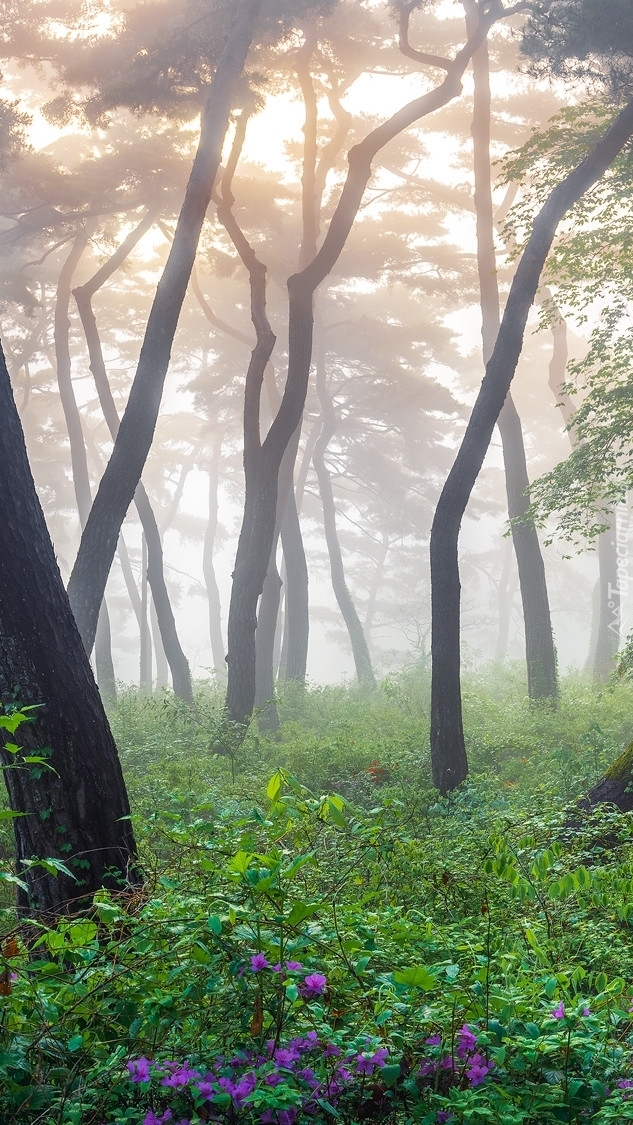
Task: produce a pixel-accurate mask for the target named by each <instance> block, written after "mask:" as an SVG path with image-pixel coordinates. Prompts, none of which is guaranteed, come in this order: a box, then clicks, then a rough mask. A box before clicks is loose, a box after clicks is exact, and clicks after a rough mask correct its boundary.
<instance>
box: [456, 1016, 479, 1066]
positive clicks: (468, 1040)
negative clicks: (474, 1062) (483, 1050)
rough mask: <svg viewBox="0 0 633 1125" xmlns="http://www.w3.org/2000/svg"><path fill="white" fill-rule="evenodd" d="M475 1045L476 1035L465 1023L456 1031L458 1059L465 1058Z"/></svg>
mask: <svg viewBox="0 0 633 1125" xmlns="http://www.w3.org/2000/svg"><path fill="white" fill-rule="evenodd" d="M476 1046H477V1036H476V1035H475V1033H474V1032H473V1031H471V1030H470V1028H469V1026H468V1024H467V1023H465V1024H464V1025H463V1027H460V1029H459V1031H458V1032H457V1054H458V1055H459V1057H460V1059H465V1058H466V1055H469V1054H470V1052H471V1051H474V1050H475V1047H476Z"/></svg>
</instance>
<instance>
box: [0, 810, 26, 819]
mask: <svg viewBox="0 0 633 1125" xmlns="http://www.w3.org/2000/svg"><path fill="white" fill-rule="evenodd" d="M28 815H29V814H28V813H25V812H13V809H2V810H1V811H0V820H13V819H14V818H15V817H16V816H28Z"/></svg>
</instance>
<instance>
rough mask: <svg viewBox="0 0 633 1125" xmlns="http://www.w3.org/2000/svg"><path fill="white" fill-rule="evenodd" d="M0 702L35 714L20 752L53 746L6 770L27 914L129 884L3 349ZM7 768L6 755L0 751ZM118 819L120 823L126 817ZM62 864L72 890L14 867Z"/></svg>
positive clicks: (121, 832)
mask: <svg viewBox="0 0 633 1125" xmlns="http://www.w3.org/2000/svg"><path fill="white" fill-rule="evenodd" d="M0 411H1V413H2V418H3V425H2V430H1V432H0V518H1V520H2V527H3V536H4V544H5V549H4V550H3V551H2V552H0V700H1V702H2V704H3V705H4V706H5V707H6V706H12V705H15V704H20V705H31V704H41V705H42V708H41V710H39V711H37V712H36V715H37V718H36V719H35V720H34V721H33V722H32V723H29V724H23V725H22V726H21V727H20V728H19V730H18V732H16V737H15V738H14V739H11V741H17V742H18V744H19V745H21V746H23V747H24V750H25V752H26V753H29V752H30V753H36V752H37V751H38V750H42V749H44V748H46V747H48V748H50V751H51V757H50V764H51V765H52V766H53V767H54V771H55V772H53V770H44V771H43V772H42V773H41V776H39V777H37V776H35V775H34V772H33V771H32V770H30V769H29V768H28V766H25V767H22V768H11V769H5V771H4V776H5V780H6V784H7V789H8V793H9V800H10V804H11V808H12V809H13V810H15V811H19V812H24V813H26V814H27V815H26V816H23V817H19V818H17V819H16V820H15V821H14V830H15V841H16V856H17V872H18V874H19V875H20V876H21V877H23V878H25V880H26V882H27V884H28V888H29V892H28V895H27V894H26V893H25V892H22V891H20V893H19V906H20V909H21V910H22V911H23V912H49V913H51V914H58V913H64V912H65V911H68V910H72V909H73V905H72V901H73V900H76V899H77V898H78V897H85V896H88V895H91V894H92V893H93V892H94V891H96V890H98V888H99V887H100V886H102V885H103V884H104V883H106V884H107V883H109V885H111V886H117V885H118V881H119V880H122V881H123V883H125V882H127V881H128V880H129V878H130V875H132V876H133V874H134V861H135V854H136V849H135V845H134V837H133V834H132V829H131V827H130V822H129V820H128V819H125V818H127V817H129V812H130V809H129V804H128V799H127V794H126V791H125V785H124V782H123V776H122V773H121V768H120V763H119V759H118V756H117V751H116V746H115V744H114V740H113V738H112V734H111V732H110V728H109V726H108V721H107V718H106V715H105V712H104V709H103V704H102V702H101V698H100V696H99V691H98V689H97V686H96V683H95V680H94V677H93V675H92V670H91V668H90V663H89V660H88V656H87V655H86V651H85V648H84V646H83V644H82V642H81V637H80V635H79V632H78V629H77V625H76V622H75V620H74V617H73V614H72V611H71V608H70V604H69V601H68V597H67V595H66V592H65V590H64V586H63V583H62V579H61V575H60V573H59V570H58V567H57V562H56V560H55V553H54V550H53V545H52V543H51V540H50V537H49V534H48V530H47V528H46V524H45V521H44V516H43V514H42V510H41V507H40V504H39V501H38V499H37V494H36V492H35V485H34V483H33V478H32V475H31V471H30V467H29V464H28V459H27V454H26V448H25V445H24V437H23V434H22V429H21V426H20V422H19V418H18V414H17V410H16V408H15V403H14V399H13V394H12V390H11V385H10V382H9V376H8V372H7V369H6V364H5V361H4V355H3V354H2V351H1V349H0ZM2 761H3V764H4V765H7V764H11V762H12V761H13V758H12V756H11V755H9V754H8V753H6V751H3V752H2ZM122 818H123V819H122ZM33 857H38V858H41V859H46V858H49V857H52V858H56V859H59V860H61V861H62V862H63V863H64V864H66V865H67V867H68V868H69V869H70V870H71V871H72V872H73V873H74V874H75V875H76V877H77V881H75V880H74V879H72V878H69V877H68V876H66V875H63V874H61V875H60V876H59V877H58V878H54V877H53V876H51V875H49V874H46V873H44V872H43V871H42V869H39V868H37V867H35V868H32V869H30V870H27V871H26V873H25V874H23V873H22V870H21V868H22V864H21V861H22V860H29V859H31V858H33Z"/></svg>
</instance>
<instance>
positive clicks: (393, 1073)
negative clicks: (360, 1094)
mask: <svg viewBox="0 0 633 1125" xmlns="http://www.w3.org/2000/svg"><path fill="white" fill-rule="evenodd" d="M399 1077H400V1063H390V1064H389V1066H383V1067H381V1068H380V1079H381V1081H382V1082H384V1084H385V1086H386V1087H387V1089H388V1090H389V1089H390V1088H391V1086H393V1085H395V1083H396V1082H397V1081H398V1079H399Z"/></svg>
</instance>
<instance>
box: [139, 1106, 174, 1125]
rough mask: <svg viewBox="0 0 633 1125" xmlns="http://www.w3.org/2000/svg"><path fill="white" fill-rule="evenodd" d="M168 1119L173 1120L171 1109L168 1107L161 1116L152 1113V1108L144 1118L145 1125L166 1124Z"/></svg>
mask: <svg viewBox="0 0 633 1125" xmlns="http://www.w3.org/2000/svg"><path fill="white" fill-rule="evenodd" d="M167 1121H171V1110H170V1109H166V1110H165V1112H164V1113H163V1114H162V1115H161V1116H160V1117H157V1116H156V1114H155V1113H152V1110H151V1109H150V1110H149V1112H148V1113H146V1114H145V1117H144V1118H143V1125H166V1122H167Z"/></svg>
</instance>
